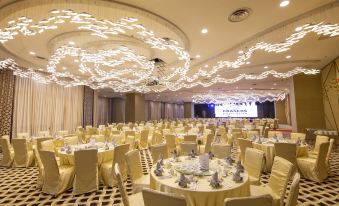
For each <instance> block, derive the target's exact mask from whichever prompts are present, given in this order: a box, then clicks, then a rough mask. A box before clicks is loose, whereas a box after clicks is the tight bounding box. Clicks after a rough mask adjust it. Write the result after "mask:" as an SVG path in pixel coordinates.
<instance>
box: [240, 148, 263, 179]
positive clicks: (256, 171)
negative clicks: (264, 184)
mask: <svg viewBox="0 0 339 206" xmlns="http://www.w3.org/2000/svg"><path fill="white" fill-rule="evenodd" d="M263 166H264V152H263V151H261V150H258V149H254V148H247V149H246V151H245V157H244V168H245V170H246V171H247V173H248V177H249V180H250V184H251V185H260V177H261V172H262V168H263Z"/></svg>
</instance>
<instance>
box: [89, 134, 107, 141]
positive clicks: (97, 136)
mask: <svg viewBox="0 0 339 206" xmlns="http://www.w3.org/2000/svg"><path fill="white" fill-rule="evenodd" d="M92 138H94V139H95V142H105V141H106V138H105V135H102V134H96V135H92Z"/></svg>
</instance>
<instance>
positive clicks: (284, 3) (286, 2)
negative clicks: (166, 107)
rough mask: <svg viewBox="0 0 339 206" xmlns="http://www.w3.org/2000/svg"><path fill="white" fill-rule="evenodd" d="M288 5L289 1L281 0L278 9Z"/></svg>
mask: <svg viewBox="0 0 339 206" xmlns="http://www.w3.org/2000/svg"><path fill="white" fill-rule="evenodd" d="M289 4H290V1H288V0H283V1H281V2H280V7H285V6H288V5H289Z"/></svg>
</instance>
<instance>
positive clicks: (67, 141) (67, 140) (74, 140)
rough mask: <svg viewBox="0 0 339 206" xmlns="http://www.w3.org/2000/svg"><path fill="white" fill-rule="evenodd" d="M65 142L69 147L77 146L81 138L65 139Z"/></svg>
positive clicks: (71, 137)
mask: <svg viewBox="0 0 339 206" xmlns="http://www.w3.org/2000/svg"><path fill="white" fill-rule="evenodd" d="M64 142H65V144H68V145H76V144H78V142H79V138H78V136H70V137H65V138H64Z"/></svg>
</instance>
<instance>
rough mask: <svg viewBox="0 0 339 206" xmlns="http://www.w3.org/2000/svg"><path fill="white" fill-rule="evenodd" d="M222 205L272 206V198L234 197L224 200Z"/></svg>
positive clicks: (261, 196)
mask: <svg viewBox="0 0 339 206" xmlns="http://www.w3.org/2000/svg"><path fill="white" fill-rule="evenodd" d="M224 203H225V206H272V205H273V198H272V197H271V196H270V195H260V196H254V197H234V198H226V199H225V202H224Z"/></svg>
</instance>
